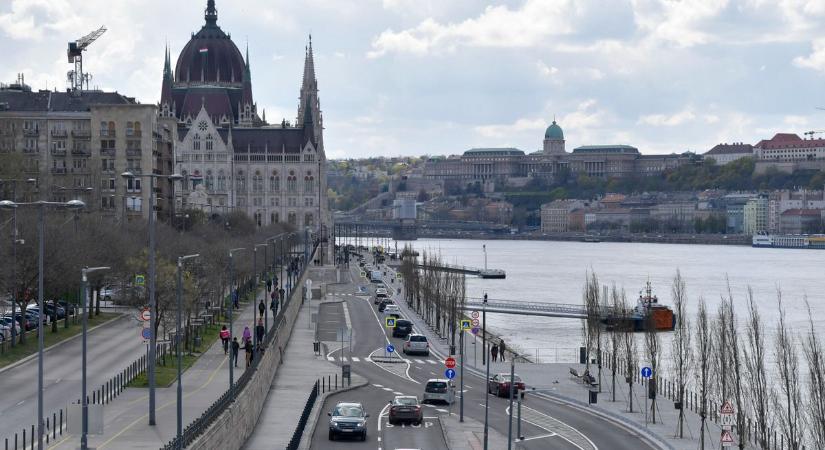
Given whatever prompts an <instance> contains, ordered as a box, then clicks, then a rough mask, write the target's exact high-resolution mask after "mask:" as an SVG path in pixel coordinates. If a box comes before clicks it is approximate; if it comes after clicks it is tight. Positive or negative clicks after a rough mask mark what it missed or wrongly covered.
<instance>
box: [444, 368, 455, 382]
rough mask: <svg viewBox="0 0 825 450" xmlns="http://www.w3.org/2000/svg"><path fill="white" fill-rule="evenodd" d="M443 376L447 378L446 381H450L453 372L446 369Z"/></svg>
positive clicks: (453, 376)
mask: <svg viewBox="0 0 825 450" xmlns="http://www.w3.org/2000/svg"><path fill="white" fill-rule="evenodd" d="M444 376H445V377H447V379H448V380H452V379H453V378H455V370H453V369H447V370H445V371H444Z"/></svg>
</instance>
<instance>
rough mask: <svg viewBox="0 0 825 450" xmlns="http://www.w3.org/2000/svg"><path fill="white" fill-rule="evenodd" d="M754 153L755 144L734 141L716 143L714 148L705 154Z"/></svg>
mask: <svg viewBox="0 0 825 450" xmlns="http://www.w3.org/2000/svg"><path fill="white" fill-rule="evenodd" d="M741 153H747V154H752V153H753V145H751V144H744V143H742V142H734V143H733V144H727V143H725V144H716V145H715V146H714V147H713V148H712V149H710V150H708V151H707V152H706V153H705V155H733V154H741Z"/></svg>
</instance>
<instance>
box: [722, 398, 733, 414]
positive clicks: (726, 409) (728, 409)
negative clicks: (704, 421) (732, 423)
mask: <svg viewBox="0 0 825 450" xmlns="http://www.w3.org/2000/svg"><path fill="white" fill-rule="evenodd" d="M734 412H735V411H734V410H733V405H732V404H731V403H730V401H729V400H725V403H722V407H721V408H719V413H721V414H733V413H734Z"/></svg>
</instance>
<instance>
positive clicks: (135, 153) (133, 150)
mask: <svg viewBox="0 0 825 450" xmlns="http://www.w3.org/2000/svg"><path fill="white" fill-rule="evenodd" d="M141 153H142V151H141V149H139V148H127V149H126V156H141Z"/></svg>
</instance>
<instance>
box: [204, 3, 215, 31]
mask: <svg viewBox="0 0 825 450" xmlns="http://www.w3.org/2000/svg"><path fill="white" fill-rule="evenodd" d="M204 19H206V24H207V25H215V24H216V23H218V10H217V9H216V8H215V0H207V2H206V13H205V14H204Z"/></svg>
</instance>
